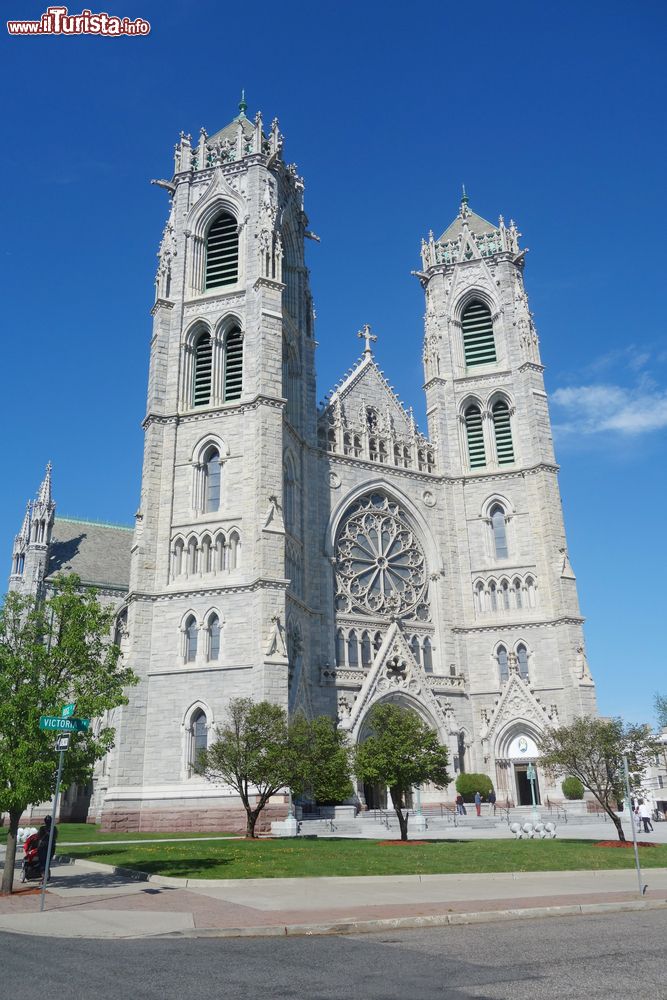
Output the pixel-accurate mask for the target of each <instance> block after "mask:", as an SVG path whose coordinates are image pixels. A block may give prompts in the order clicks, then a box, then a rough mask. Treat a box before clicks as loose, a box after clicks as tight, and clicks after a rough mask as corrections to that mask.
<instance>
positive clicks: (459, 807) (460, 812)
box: [456, 792, 466, 816]
mask: <svg viewBox="0 0 667 1000" xmlns="http://www.w3.org/2000/svg"><path fill="white" fill-rule="evenodd" d="M465 814H466V807H465V806H464V805H463V796H462V795H461V793H460V792H459V794H458V795H457V796H456V815H457V816H465Z"/></svg>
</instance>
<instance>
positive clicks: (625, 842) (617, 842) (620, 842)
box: [595, 840, 658, 847]
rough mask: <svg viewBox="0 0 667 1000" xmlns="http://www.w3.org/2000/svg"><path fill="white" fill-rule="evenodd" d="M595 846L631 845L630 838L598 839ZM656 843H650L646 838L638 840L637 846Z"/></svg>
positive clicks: (653, 845) (651, 845)
mask: <svg viewBox="0 0 667 1000" xmlns="http://www.w3.org/2000/svg"><path fill="white" fill-rule="evenodd" d="M595 846H596V847H632V846H633V844H632V841H631V840H598V841H597V843H596V844H595ZM657 846H658V845H657V844H652V843H651V842H650V841H648V840H638V841H637V847H657Z"/></svg>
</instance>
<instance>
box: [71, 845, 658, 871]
mask: <svg viewBox="0 0 667 1000" xmlns="http://www.w3.org/2000/svg"><path fill="white" fill-rule="evenodd" d="M67 853H68V854H70V855H71V856H72V857H76V858H87V859H89V860H91V861H101V862H103V863H105V864H110V865H117V866H119V867H125V868H134V869H137V870H139V871H143V872H149V873H150V874H155V875H157V874H159V875H171V876H175V877H179V878H220V879H229V878H291V877H298V876H306V875H310V876H337V875H338V876H340V875H411V874H420V875H424V874H452V873H457V874H460V873H464V872H529V871H578V870H583V871H590V870H592V869H605V868H607V869H608V868H626V869H632V867H633V866H634V854H633V852H632V850H629V849H614V848H605V847H595V845H594V841H591V840H529V841H516V840H510V839H509V838H507V839H503V840H500V839H498V840H466V841H463V840H460V841H456V840H439V841H438V840H434V841H429V842H427V843H422V844H414V845H411V844H408V845H401V844H398V845H394V844H386V843H382V842H380V841H375V840H343V839H335V838H331V839H329V838H327V839H326V840H325V839H321V840H290V839H283V840H280V839H276V840H257V841H248V840H230V841H229V842H227V843H221V842H214V841H209V842H203V843H200V844H196V843H189V844H188V843H185V844H146V845H145V846H143V845H140V844H128V845H126V846H124V847H123V846H122V845H121V844H120V843H119V844H118V846H116V845H113V846H109V847H76V848H69V849H68V850H67ZM639 853H640V859H641V863H642V865H643V866H644V867H646V868H656V867H667V845H659V846H657V847H646V848H640V852H639Z"/></svg>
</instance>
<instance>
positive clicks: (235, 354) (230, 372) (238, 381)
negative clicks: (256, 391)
mask: <svg viewBox="0 0 667 1000" xmlns="http://www.w3.org/2000/svg"><path fill="white" fill-rule="evenodd" d="M242 390H243V335H242V333H241V331H240V330H239V328H238V326H235V327H233V328H232V329H231V330H229V331H228V333H227V335H226V337H225V381H224V400H225V403H232V402H234V400H235V399H240V398H241V391H242Z"/></svg>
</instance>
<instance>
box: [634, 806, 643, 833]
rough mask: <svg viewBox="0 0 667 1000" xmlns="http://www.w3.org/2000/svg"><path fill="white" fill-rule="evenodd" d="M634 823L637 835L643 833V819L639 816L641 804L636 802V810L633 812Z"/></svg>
mask: <svg viewBox="0 0 667 1000" xmlns="http://www.w3.org/2000/svg"><path fill="white" fill-rule="evenodd" d="M632 822H633V823H634V824H635V830H636V831H637V833H641V829H642V818H641V816H640V815H639V803H638V802H635V805H634V809H633V810H632Z"/></svg>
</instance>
